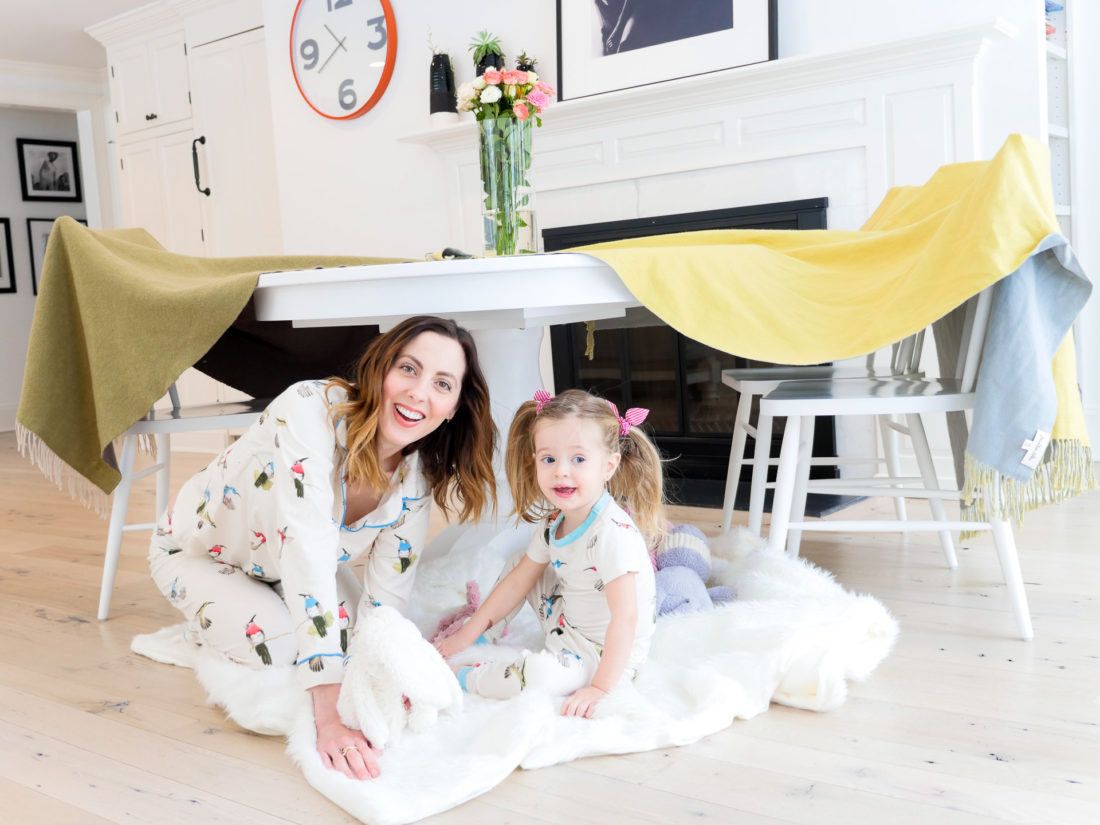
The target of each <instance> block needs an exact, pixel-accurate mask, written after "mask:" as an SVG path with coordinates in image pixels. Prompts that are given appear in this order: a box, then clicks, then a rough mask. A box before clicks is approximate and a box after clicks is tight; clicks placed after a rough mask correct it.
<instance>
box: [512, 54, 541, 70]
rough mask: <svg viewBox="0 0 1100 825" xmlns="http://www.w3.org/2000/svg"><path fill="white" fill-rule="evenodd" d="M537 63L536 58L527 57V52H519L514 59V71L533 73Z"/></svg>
mask: <svg viewBox="0 0 1100 825" xmlns="http://www.w3.org/2000/svg"><path fill="white" fill-rule="evenodd" d="M538 62H539V61H538V58H537V57H528V56H527V52H525V51H524V52H520V53H519V56H518V57H517V58H516V69H518V70H519V71H521V72H533V71H534V70H535V65H536V64H537V63H538Z"/></svg>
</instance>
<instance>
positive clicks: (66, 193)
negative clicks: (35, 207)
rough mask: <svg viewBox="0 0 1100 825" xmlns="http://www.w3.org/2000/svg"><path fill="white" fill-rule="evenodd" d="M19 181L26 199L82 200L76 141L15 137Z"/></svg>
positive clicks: (77, 201) (75, 201) (76, 201)
mask: <svg viewBox="0 0 1100 825" xmlns="http://www.w3.org/2000/svg"><path fill="white" fill-rule="evenodd" d="M15 151H16V154H17V155H19V184H20V186H21V187H22V189H23V200H25V201H69V202H70V203H80V201H81V194H80V166H79V162H78V161H77V153H76V144H75V143H73V142H72V141H68V140H32V139H30V138H16V139H15Z"/></svg>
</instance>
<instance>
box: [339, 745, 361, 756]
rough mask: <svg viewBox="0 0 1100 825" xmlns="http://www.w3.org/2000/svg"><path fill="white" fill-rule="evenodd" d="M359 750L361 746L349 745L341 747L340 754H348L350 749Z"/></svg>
mask: <svg viewBox="0 0 1100 825" xmlns="http://www.w3.org/2000/svg"><path fill="white" fill-rule="evenodd" d="M357 750H359V748H358V747H356V746H355V745H348V746H347V747H346V748H340V755H341V756H347V755H348V751H357Z"/></svg>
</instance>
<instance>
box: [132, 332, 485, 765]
mask: <svg viewBox="0 0 1100 825" xmlns="http://www.w3.org/2000/svg"><path fill="white" fill-rule="evenodd" d="M495 437H496V430H495V427H494V425H493V422H492V418H491V417H490V411H489V394H488V389H487V387H486V384H485V377H484V376H483V375H482V373H481V368H480V367H479V365H478V360H477V350H476V348H475V346H474V342H473V339H472V338H471V337H470V334H469V333H468V332H467V331H466V330H465V329H462V328H461V327H459V326H457V325H456V324H455V323H454V322H453V321H449V320H444V319H442V318H434V317H430V316H418V317H415V318H410V319H408V320H406V321H404V322H402V323H401V324H399V325H398V326H396V327H394V328H393V329H392V330H390V331H389V332H387V333H385V334H384V335H381V336H379V337H378V338H376V339H374V340H373V341H372V342H371V343H370V345H369V346H368V347H367V350H366V352H365V353H364V354H363V356H362V358H361V359H360V360H359V364H358V366H357V367H356V374H355V382H354V383H349V382H347V381H344V380H343V379H340V378H330V379H328V381H305V382H301V383H298V384H295V385H294V386H292V387H290V388H289V389H288V390H286V391H285V392H283V393H282V394H281V395H280V396H278V397H277V398H276V399H275V400H274V401H272V402H271V405H270V406H269V407H268V408H267V410H266V411H265V412H264V414H263V415H262V416H261V417H260V418H259V419H258V420H257V422H256V423H255V424H254V425H253V426H251V427H250V428H249V429H248V431H247V432H245V434H244V435H243V436H241V438H240V439H239V440H238V441H236V442H235V443H234V444H233V445H232V446H230V447H227V448H226V449H225V451H223V452H222V453H221V454H220V455H219V456H218V457H217V458H216V459H215V460H214V461H213V462H211V463H210V464H209V465H208V466H207V467H206V468H205V469H204V470H202V471H201V472H199V473H198V474H197V475H196V476H195V477H193V478H192V479H191V480H190V481H188V482H187V483H186V484H184V486H183V488H182V489H181V491H180V493H179V495H178V496H177V497H176V501H175V504H174V505H173V506H172V507H169V508H168V511H167V512H166V513H165V514H164V516H163V517H162V518H161V521H160V522H159V523H158V525H157V529H156V532H155V533H154V536H153V541H152V546H151V548H150V552H149V562H150V568H151V570H152V573H153V579H154V581H156V583H157V586H158V587H159V588H160V590H161V592H162V593H164V595H165V596H167V597H168V599H169V600H170V601H171V602H172V604H174V605H175V606H176V607H177V608H178V609H179V610H180V611H181V612H182V613H183V614H184V616H186V617H187V619H188V631H187V632H188V637H189V638H190V639H191V640H192V641H194V642H197V643H201V644H203V645H206V646H209V647H212V648H213V649H215V650H217V651H219V652H220V653H222V654H224V655H225V656H226V657H228V658H229V659H231V660H232V661H235V662H241V663H244V664H248V665H250V666H254V667H263V666H266V665H275V664H292V663H293V664H295V665H296V667H297V671H298V674H299V678H300V680H301V683H302V685H303V687H304V688H306V689H307V690H309V691H310V693H311V694H312V697H313V709H314V718H315V722H316V726H317V750H318V752H319V753H320V754H321V758H322V760H323V761H324V762H325V764H326V765H328V766H329V767H332V768H334V769H335V770H339V771H340V772H342V773H344V774H345V775H347V776H355V777H358V778H360V779H366V778H367V777H368V776H370V777H374V776H378V755H379V753H380V752H379V751H377V750H375V749H373V748H372V747H371V745H370V743H369V742H368V741H367V740H366V739H365V738H364V737H363V734H362V733H361V732H360V731H357V730H351V729H349V728H347V727H345V726H344V725H343V724H342V723H341V722H340V719H339V716H338V715H337V713H336V699H337V697H338V695H339V692H340V682H341V680H342V677H343V651H344V649H345V648H346V646H347V640H348V636H349V633H350V630H351V629H352V628H353V627H354V625H355V621H356V616H357V615H358V614H359V612H360V611H361V610H364V609H370V606H372V605H380V604H388V605H392V606H394V607H397V608H398V609H400V610H402V611H404V609H405V607H406V606H407V604H408V600H409V596H410V594H411V592H412V585H413V579H414V576H415V574H416V568H417V560H418V559H419V557H420V555H421V554H422V552H423V549H424V544H425V540H426V536H427V531H428V518H429V513H430V509H431V507H430V505H431V501H433V500H434V501H435V502H436V504H437V505H439V506H440V507H441V508H442V509H443V510H445V511H446V510H447V509H448V507H449V506H451V505H452V504H454V505H456V506H457V509H458V517H459V520H460V521H468V520H476V519H477V518H479V517H480V516H481V515H482V513H483V512H485V511H486V508H488V507H495V505H496V492H495V486H494V485H495V482H494V475H493V468H492V454H493V446H494V440H495ZM357 559H360V560H364V561H365V562H366V564H365V568H364V572H363V581H362V582H361V583H360V582H359V581H357V579H356V576H355V574H354V572H353V571H352V569H351V567H350V564H351V563H352V562H354V561H356V560H357Z"/></svg>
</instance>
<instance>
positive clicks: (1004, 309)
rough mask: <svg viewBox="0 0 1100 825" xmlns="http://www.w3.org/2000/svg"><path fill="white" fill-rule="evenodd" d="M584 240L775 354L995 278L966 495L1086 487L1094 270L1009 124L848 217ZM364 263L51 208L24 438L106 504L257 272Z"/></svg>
mask: <svg viewBox="0 0 1100 825" xmlns="http://www.w3.org/2000/svg"><path fill="white" fill-rule="evenodd" d="M585 251H586V252H589V253H590V254H592V255H595V256H597V257H599V258H601V259H603V260H604V261H606V262H607V263H609V264H610V265H611V266H612V267H613V268H614V269H615V271H616V272H617V273H618V274H619V275H620V277H622V279H623V281H624V282H625V284H626V285H627V287H629V289H630V291H631V292H632V293H633V294H634V295H635V296H636V297H637V298H638V299H639V300H640V301H641V302H642V303H643V304H645V306H646V307H648V308H649V309H651V310H652V311H653V312H654V313H655V314H657V315H658V316H659V317H661V318H662V319H663V320H664V321H665V322H667V323H668V324H669V325H670V326H672V327H674V328H675V329H677V330H679V331H680V332H682V333H684V334H685V335H688V336H689V337H691V338H694V339H696V340H699V341H701V342H703V343H705V344H708V345H710V346H712V347H715V348H717V349H720V350H724V351H726V352H732V353H736V354H738V355H743V356H746V357H748V358H754V359H761V360H766V361H774V362H777V363H788V364H800V363H816V362H821V361H829V360H836V359H841V358H846V357H848V356H852V355H859V354H863V353H867V352H871V351H874V350H877V349H879V348H881V347H883V346H886V345H889V344H891V343H893V342H894V341H897V340H899V339H901V338H903V337H905V336H907V335H910V334H912V333H914V332H916V331H918V330H920V329H922V328H924V327H925V326H927V325H928V324H929V323H931V322H933V321H935V320H936V319H938V318H940V317H941V316H943V315H945V314H947V313H948V312H949V311H951V310H952V309H954V308H955V307H957V306H958V305H959V304H961V303H962V302H964V301H965V300H966V299H967V298H969V297H971V296H972V295H975V294H976V293H978V292H979V291H981V290H982V289H984V288H985V287H987V286H989V285H991V284H994V283H997V284H998V288H997V292H996V294H995V297H994V302H995V309H994V314H993V317H994V321H993V324H994V326H993V327H992V328H991V330H990V333H989V343H988V345H987V350H986V356H985V357H986V363H985V367H983V370H982V374H981V379H980V383H979V386H978V403H977V405H976V409H975V425H974V427H973V428H972V432H973V435H972V437H971V439H970V442H969V444H968V450H967V453H968V455H967V461H966V470H967V478H966V489H967V495H968V497H969V501H968V502H966V504H967V505H968V506H967V507H965V512H966V513H967V514H969V515H972V516H973V517H976V518H979V519H984V518H986V517H988V516H991V515H994V516H1008V517H1012V518H1015V519H1019V517H1020V516H1021V515H1022V513H1023V512H1024V511H1026V510H1027V509H1030V508H1032V507H1035V506H1038V505H1041V504H1046V503H1051V502H1057V501H1061V500H1063V499H1065V498H1067V497H1069V496H1072V495H1076V494H1078V493H1080V492H1082V491H1084V490H1087V489H1091V488H1092V487H1094V486H1095V479H1094V476H1093V469H1092V454H1091V447H1090V444H1089V440H1088V434H1087V432H1086V430H1085V425H1084V415H1083V411H1082V406H1081V400H1080V397H1079V394H1078V391H1077V386H1076V380H1075V368H1074V365H1073V361H1072V359H1073V346H1072V340H1071V338H1070V336H1069V334H1068V331H1069V329H1070V325H1071V324H1072V321H1073V319H1074V318H1075V317H1076V315H1077V313H1078V312H1079V311H1080V309H1081V307H1082V306H1083V305H1084V303H1085V301H1086V300H1087V298H1088V295H1089V293H1090V291H1091V288H1092V287H1091V284H1090V283H1089V282H1088V280H1087V279H1086V278H1085V277H1084V275H1083V273H1082V272H1081V269H1080V267H1079V265H1078V264H1077V261H1076V259H1075V258H1074V256H1073V253H1072V251H1071V250H1070V248H1069V246H1068V245H1067V243H1066V240H1065V238H1063V237H1062V236H1061V234H1060V233H1059V227H1058V222H1057V219H1056V217H1055V215H1054V211H1053V197H1052V194H1051V184H1050V171H1049V156H1048V152H1047V149H1046V148H1045V147H1044V146H1043V145H1042V144H1040V143H1038V142H1037V141H1035V140H1032V139H1029V138H1024V137H1020V136H1012V137H1010V138H1009V139H1008V140H1007V141H1006V143H1005V144H1004V146H1003V147H1002V149H1001V150H1000V151H999V152H998V153H997V155H996V156H995V157H994V158H993V159H992V160H990V161H982V162H973V163H961V164H952V165H948V166H944V167H942V168H941V169H940V170H939V171H937V172H936V173H935V174H934V175H933V176H932V178H931V179H930V180H929V181H928V182H927V183H926V184H925V185H923V186H920V187H897V188H894V189H891V190H890V192H889V193H887V196H886V197H885V199H884V200H883V202H882V204H881V205H880V206H879V208H878V209H877V210H876V211H875V213H874V214H873V215H872V216H871V218H870V219H869V220H868V221H867V223H866V225H865V226H864V227H863V228H862V229H861V230H859V231H834V230H810V231H793V230H790V231H789V230H782V231H776V230H771V231H766V230H718V231H704V232H693V233H685V234H682V235H665V236H656V237H650V238H637V239H632V240H629V241H621V242H616V243H610V244H601V245H598V246H594V247H586V248H585ZM375 260H377V259H375ZM370 262H372V259H364V258H322V257H308V256H299V257H274V258H228V259H210V258H191V257H185V256H180V255H173V254H171V253H168V252H166V251H164V250H163V249H160V248H159V247H157V246H156V244H155V243H154V242H153V241H152V239H151V238H149V236H148V235H147V234H145V233H143V232H141V231H117V232H96V231H92V230H88V229H86V228H84V227H82V226H81V225H80V224H78V223H77V222H76V221H73V220H71V219H64V218H62V219H60V220H58V222H57V224H56V227H55V229H54V232H53V233H52V234H51V237H50V242H49V245H48V247H47V251H46V260H45V265H44V270H43V276H42V279H41V280H42V288H41V291H40V294H39V298H38V305H37V308H36V311H35V318H34V324H33V327H32V330H31V342H30V348H29V351H28V355H27V369H26V376H25V379H24V385H23V394H22V397H21V399H20V405H19V412H18V416H17V418H18V422H17V430H18V432H19V443H20V449H21V450H22V451H23V452H24V453H25V454H29V455H30V456H31V458H32V460H34V461H35V462H36V463H37V464H38V466H39V467H41V468H42V469H43V470H44V471H45V472H46V473H47V474H48V475H49V476H50V477H51V478H54V479H55V480H57V481H58V483H60V482H61V481H62V479H63V478H66V477H68V478H69V480H70V483H71V489H73V490H74V491H75V492H77V493H80V494H81V497H82V498H83V499H84V500H91V501H93V502H95V503H97V504H98V505H99V507H100V508H101V507H102V499H101V497H99V498H97V496H96V495H95V488H98V490H101V491H103V492H104V493H106V492H109V491H110V490H111V489H113V487H114V485H115V484H116V483H117V480H118V473H117V470H115V468H114V467H113V466H112V465H111V461H110V458H111V452H110V444H111V441H112V440H113V439H114V438H116V437H117V436H118V435H119V434H120V433H122V432H123V431H124V430H125V429H126V428H127V427H129V426H130V425H131V424H132V423H133V422H134V421H136V420H137V419H138V418H139V417H141V416H142V415H143V414H144V413H145V411H146V410H147V409H148V408H149V407H150V406H151V405H152V403H153V402H154V401H155V400H156V399H157V398H159V397H160V396H161V395H162V394H163V393H164V391H165V389H166V388H167V387H168V385H169V384H170V383H171V382H172V381H173V380H175V378H176V377H177V376H178V375H179V373H180V372H182V371H183V370H184V369H185V368H186V367H188V366H189V365H191V364H192V363H194V362H195V361H196V360H197V359H198V358H199V357H200V356H202V354H203V353H204V352H205V351H206V349H208V348H209V347H210V345H211V344H212V343H213V342H214V341H215V340H216V339H217V338H218V336H219V335H220V334H221V333H222V332H224V330H225V329H226V328H227V327H228V326H229V325H230V324H231V323H232V321H233V319H234V317H235V316H236V314H237V313H238V312H239V311H240V310H241V308H242V307H243V306H244V305H245V303H246V302H247V300H248V297H249V295H250V294H251V292H252V290H253V289H254V286H255V283H256V278H257V276H258V274H259V273H260V272H263V271H271V270H287V269H303V268H309V267H314V266H337V265H341V264H363V263H370ZM1055 351H1057V355H1055ZM1052 365H1053V366H1052ZM1021 370H1023V371H1025V377H1021ZM1005 413H1010V414H1009V415H1006V414H1005ZM1037 430H1041V431H1044V432H1047V433H1052V434H1053V440H1052V446H1051V448H1050V449H1049V450H1048V451H1047V453H1046V457H1045V460H1044V461H1043V463H1042V464H1041V465H1040V468H1039V470H1038V471H1035V472H1032V470H1031V468H1030V467H1027V466H1025V465H1023V464H1021V462H1020V459H1021V458H1022V457H1023V456H1024V452H1025V450H1024V448H1023V447H1022V446H1021V445H1022V444H1023V442H1024V440H1026V439H1031V438H1033V437H1034V436H1035V434H1036V431H1037ZM105 451H106V457H105ZM74 472H75V474H76V475H75V477H74V476H73V475H72V474H73V473H74ZM74 479H75V486H73V482H74ZM88 482H90V484H89V483H88ZM93 485H94V487H93Z"/></svg>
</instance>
